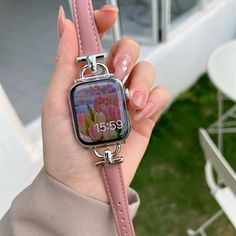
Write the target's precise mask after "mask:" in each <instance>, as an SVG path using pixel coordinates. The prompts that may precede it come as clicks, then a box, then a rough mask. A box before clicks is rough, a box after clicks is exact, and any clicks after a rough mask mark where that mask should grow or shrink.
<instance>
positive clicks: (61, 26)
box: [57, 6, 65, 38]
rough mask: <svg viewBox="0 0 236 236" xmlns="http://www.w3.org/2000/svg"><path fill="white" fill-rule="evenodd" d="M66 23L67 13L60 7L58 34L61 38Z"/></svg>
mask: <svg viewBox="0 0 236 236" xmlns="http://www.w3.org/2000/svg"><path fill="white" fill-rule="evenodd" d="M64 22H65V11H64V9H63V7H62V6H60V8H59V12H58V18H57V33H58V37H59V38H61V36H62V34H63V31H64Z"/></svg>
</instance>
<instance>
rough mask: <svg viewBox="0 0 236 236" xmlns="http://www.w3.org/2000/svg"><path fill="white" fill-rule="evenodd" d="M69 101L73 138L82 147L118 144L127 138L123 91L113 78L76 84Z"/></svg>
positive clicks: (127, 125) (126, 117) (126, 116)
mask: <svg viewBox="0 0 236 236" xmlns="http://www.w3.org/2000/svg"><path fill="white" fill-rule="evenodd" d="M70 99H71V106H72V112H73V120H74V126H75V129H76V135H77V138H78V140H79V141H80V142H81V143H82V144H85V145H96V144H102V143H108V142H111V141H119V140H123V139H124V138H125V137H126V136H127V135H128V133H129V120H128V114H127V110H126V106H125V97H124V93H123V88H122V85H121V84H120V82H119V81H117V79H115V78H114V77H111V78H106V79H101V80H97V81H91V82H85V83H81V84H78V85H76V86H75V87H73V89H72V90H71V97H70Z"/></svg>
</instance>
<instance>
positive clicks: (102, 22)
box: [94, 5, 119, 37]
mask: <svg viewBox="0 0 236 236" xmlns="http://www.w3.org/2000/svg"><path fill="white" fill-rule="evenodd" d="M118 12H119V10H118V8H116V7H115V6H112V5H105V6H103V7H101V8H100V9H99V10H96V11H94V17H95V21H96V25H97V28H98V32H99V35H100V37H102V36H103V34H104V33H105V32H106V31H107V30H109V29H110V28H112V27H113V25H114V24H115V22H116V18H117V14H118Z"/></svg>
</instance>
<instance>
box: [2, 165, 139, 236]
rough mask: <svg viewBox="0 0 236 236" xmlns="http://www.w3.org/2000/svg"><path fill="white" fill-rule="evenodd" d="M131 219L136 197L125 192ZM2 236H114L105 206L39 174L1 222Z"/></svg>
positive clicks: (134, 210)
mask: <svg viewBox="0 0 236 236" xmlns="http://www.w3.org/2000/svg"><path fill="white" fill-rule="evenodd" d="M128 197H129V207H130V210H131V214H132V217H134V215H135V214H136V212H137V209H138V206H139V197H138V194H137V193H136V192H135V191H134V190H132V189H129V190H128ZM0 235H1V236H16V235H17V236H18V235H19V236H78V235H81V236H93V235H96V236H112V235H116V233H115V226H114V222H113V220H112V213H111V209H110V207H109V205H108V204H106V203H103V202H100V201H98V200H96V199H93V198H90V197H87V196H85V195H81V194H79V193H77V192H74V191H72V190H71V189H69V188H68V187H66V186H65V185H63V184H61V183H59V182H58V181H56V180H55V179H53V178H52V177H50V176H49V175H48V174H47V173H46V172H45V170H41V172H40V173H39V175H38V176H37V177H36V179H35V180H34V182H33V183H32V184H31V185H30V186H29V187H27V188H26V189H25V190H24V191H23V192H21V193H20V194H19V195H18V196H17V197H16V198H15V199H14V201H13V203H12V205H11V207H10V209H9V210H8V212H7V213H6V214H5V216H4V217H3V218H2V219H1V221H0Z"/></svg>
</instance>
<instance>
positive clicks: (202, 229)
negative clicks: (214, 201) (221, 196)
mask: <svg viewBox="0 0 236 236" xmlns="http://www.w3.org/2000/svg"><path fill="white" fill-rule="evenodd" d="M223 213H224V212H223V211H222V210H219V211H218V212H217V213H216V214H214V215H213V216H212V217H211V218H210V219H209V220H207V221H206V222H205V223H203V224H202V225H201V226H200V227H199V228H198V229H196V230H193V229H188V230H187V235H188V236H196V235H201V236H207V234H206V232H205V230H206V228H207V227H208V226H210V225H211V224H212V223H213V222H214V221H216V220H217V219H218V218H219V217H220V216H221V215H222V214H223Z"/></svg>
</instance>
